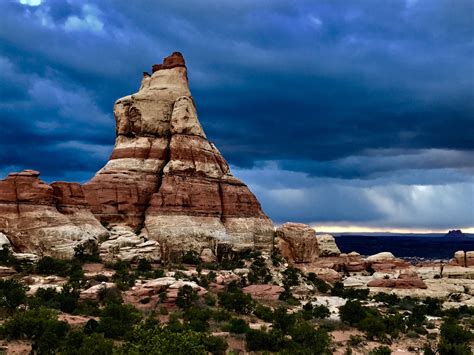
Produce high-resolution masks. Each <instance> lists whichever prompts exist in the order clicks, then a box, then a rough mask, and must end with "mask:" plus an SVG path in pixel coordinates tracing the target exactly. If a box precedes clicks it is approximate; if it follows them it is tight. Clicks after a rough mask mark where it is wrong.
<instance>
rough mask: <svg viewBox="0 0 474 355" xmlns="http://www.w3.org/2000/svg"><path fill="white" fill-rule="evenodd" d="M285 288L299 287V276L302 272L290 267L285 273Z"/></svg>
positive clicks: (283, 273)
mask: <svg viewBox="0 0 474 355" xmlns="http://www.w3.org/2000/svg"><path fill="white" fill-rule="evenodd" d="M282 275H283V286H285V287H291V286H297V285H299V283H300V281H299V275H300V272H299V270H298V269H296V268H294V267H292V266H288V267H287V268H286V269H285V270H284V271H283V272H282Z"/></svg>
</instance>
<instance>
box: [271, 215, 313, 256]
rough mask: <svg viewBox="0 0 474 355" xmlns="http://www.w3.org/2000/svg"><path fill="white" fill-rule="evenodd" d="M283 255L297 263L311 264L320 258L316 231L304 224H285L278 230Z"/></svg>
mask: <svg viewBox="0 0 474 355" xmlns="http://www.w3.org/2000/svg"><path fill="white" fill-rule="evenodd" d="M276 236H277V237H278V247H279V248H280V251H281V254H282V255H283V256H284V257H285V258H286V259H288V260H291V261H293V262H295V263H310V262H312V261H314V260H315V259H316V258H318V256H319V247H318V239H317V238H316V231H315V230H314V229H313V228H311V227H310V226H308V225H306V224H302V223H285V224H283V225H282V226H280V227H278V228H277V230H276Z"/></svg>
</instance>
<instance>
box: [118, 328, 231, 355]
mask: <svg viewBox="0 0 474 355" xmlns="http://www.w3.org/2000/svg"><path fill="white" fill-rule="evenodd" d="M226 348H227V344H226V343H225V341H224V340H223V339H221V338H217V337H213V336H210V335H208V334H204V333H198V332H195V331H193V330H189V329H183V328H182V327H181V328H179V329H178V331H174V330H173V329H172V328H171V327H170V326H167V327H160V326H159V325H154V326H146V325H142V326H140V327H138V328H136V329H135V330H134V331H133V332H132V333H131V334H130V337H129V341H128V342H127V343H125V344H124V345H123V347H122V348H121V349H119V351H117V354H137V355H138V354H152V355H168V354H193V355H194V354H202V355H205V354H207V353H208V352H211V353H214V354H223V353H224V351H225V349H226Z"/></svg>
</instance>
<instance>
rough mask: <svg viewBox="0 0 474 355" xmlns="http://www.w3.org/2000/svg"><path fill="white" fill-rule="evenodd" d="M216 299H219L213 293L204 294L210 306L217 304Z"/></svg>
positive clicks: (205, 300)
mask: <svg viewBox="0 0 474 355" xmlns="http://www.w3.org/2000/svg"><path fill="white" fill-rule="evenodd" d="M216 301H217V299H216V296H214V295H213V294H212V293H206V294H205V295H204V302H206V304H207V305H208V306H215V305H216Z"/></svg>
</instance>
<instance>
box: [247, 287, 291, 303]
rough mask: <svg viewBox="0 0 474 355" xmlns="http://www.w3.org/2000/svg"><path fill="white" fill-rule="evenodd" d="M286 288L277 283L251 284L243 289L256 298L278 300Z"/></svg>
mask: <svg viewBox="0 0 474 355" xmlns="http://www.w3.org/2000/svg"><path fill="white" fill-rule="evenodd" d="M284 290H285V289H284V288H283V287H281V286H277V285H249V286H246V287H244V288H243V289H242V291H243V292H244V293H247V294H249V295H251V296H252V298H253V299H256V300H266V301H272V300H277V299H278V297H279V295H280V293H282V292H283V291H284Z"/></svg>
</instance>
